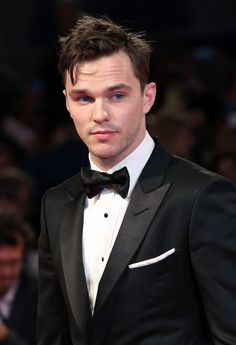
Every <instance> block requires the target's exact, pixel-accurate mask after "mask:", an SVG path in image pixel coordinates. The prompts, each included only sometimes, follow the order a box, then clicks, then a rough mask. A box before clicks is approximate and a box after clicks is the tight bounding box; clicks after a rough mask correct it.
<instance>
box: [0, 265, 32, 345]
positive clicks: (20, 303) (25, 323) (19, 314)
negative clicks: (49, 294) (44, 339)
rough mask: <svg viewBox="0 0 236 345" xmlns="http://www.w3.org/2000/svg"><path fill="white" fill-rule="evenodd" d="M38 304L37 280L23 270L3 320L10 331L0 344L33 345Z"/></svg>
mask: <svg viewBox="0 0 236 345" xmlns="http://www.w3.org/2000/svg"><path fill="white" fill-rule="evenodd" d="M37 305H38V281H37V279H36V278H35V277H33V276H31V275H29V274H28V273H26V272H23V273H22V275H21V278H20V281H19V286H18V289H17V292H16V295H15V299H14V302H13V305H12V310H11V314H10V316H9V318H8V319H7V320H4V321H5V323H6V325H7V326H8V328H9V330H10V332H9V334H8V336H7V338H6V340H4V341H3V342H1V345H35V344H36V318H37Z"/></svg>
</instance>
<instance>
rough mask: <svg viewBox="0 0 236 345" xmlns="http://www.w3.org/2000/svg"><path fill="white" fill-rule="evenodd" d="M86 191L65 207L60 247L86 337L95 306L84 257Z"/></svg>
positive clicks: (70, 292)
mask: <svg viewBox="0 0 236 345" xmlns="http://www.w3.org/2000/svg"><path fill="white" fill-rule="evenodd" d="M84 198H85V195H84V193H80V194H79V195H78V196H77V197H76V198H74V199H72V200H70V201H69V202H68V203H67V204H66V205H65V208H64V212H63V214H62V218H61V219H62V221H61V226H60V248H61V255H62V267H63V272H64V276H65V284H66V289H67V293H68V298H69V302H70V306H71V310H72V313H73V316H74V319H75V320H76V322H77V324H78V327H79V329H80V330H81V332H82V333H83V334H84V336H85V337H87V335H88V331H89V325H90V322H91V309H90V304H89V297H88V290H87V284H86V278H85V273H84V266H83V257H82V230H83V209H84Z"/></svg>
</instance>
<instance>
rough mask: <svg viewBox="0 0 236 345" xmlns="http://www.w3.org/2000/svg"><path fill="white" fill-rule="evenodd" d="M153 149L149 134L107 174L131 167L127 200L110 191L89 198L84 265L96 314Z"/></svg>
mask: <svg viewBox="0 0 236 345" xmlns="http://www.w3.org/2000/svg"><path fill="white" fill-rule="evenodd" d="M153 148H154V141H153V139H152V138H151V137H150V135H149V134H148V133H147V132H146V136H145V138H144V140H143V141H142V143H141V144H140V145H139V146H138V147H137V148H136V149H135V150H134V151H133V152H132V153H131V154H130V155H129V156H128V157H126V158H125V159H124V160H122V161H121V162H119V163H118V164H117V165H115V166H114V167H113V168H112V169H110V170H108V171H107V173H113V172H114V171H116V170H119V169H121V168H123V167H125V166H126V167H127V169H128V171H129V175H130V187H129V192H128V196H127V197H126V198H125V199H123V198H122V197H121V196H120V195H119V194H117V193H115V192H113V191H112V190H108V189H104V190H103V191H102V192H101V193H100V195H98V196H95V197H94V198H92V199H88V198H86V202H85V209H84V225H83V262H84V267H85V275H86V280H87V286H88V292H89V298H90V305H91V309H92V312H93V309H94V305H95V301H96V296H97V290H98V284H99V281H100V279H101V277H102V274H103V271H104V269H105V267H106V264H107V261H108V258H109V255H110V253H111V250H112V247H113V244H114V242H115V239H116V236H117V234H118V232H119V229H120V225H121V223H122V220H123V218H124V214H125V212H126V209H127V206H128V204H129V201H130V196H131V193H132V191H133V189H134V187H135V184H136V182H137V180H138V177H139V175H140V173H141V171H142V170H143V168H144V166H145V164H146V163H147V161H148V159H149V157H150V155H151V153H152V151H153ZM89 159H90V164H91V169H93V170H97V171H101V169H98V168H97V167H96V166H95V164H94V163H93V162H92V160H91V157H89Z"/></svg>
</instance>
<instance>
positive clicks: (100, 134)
mask: <svg viewBox="0 0 236 345" xmlns="http://www.w3.org/2000/svg"><path fill="white" fill-rule="evenodd" d="M115 133H116V132H114V131H109V130H106V131H96V132H93V133H92V135H93V136H95V137H96V138H97V139H100V140H107V139H110V138H111V137H112V136H113V135H114V134H115Z"/></svg>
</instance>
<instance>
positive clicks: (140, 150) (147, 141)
mask: <svg viewBox="0 0 236 345" xmlns="http://www.w3.org/2000/svg"><path fill="white" fill-rule="evenodd" d="M154 146H155V144H154V141H153V139H152V138H151V136H150V135H149V133H148V132H147V131H146V135H145V137H144V139H143V141H142V142H141V143H140V144H139V145H138V147H136V149H135V150H134V151H133V152H131V153H130V154H129V155H128V156H127V157H125V158H124V159H123V160H122V161H120V162H119V163H117V164H116V165H115V166H113V167H112V168H111V169H109V170H107V171H106V172H107V173H108V174H111V173H113V172H114V171H116V170H119V169H121V168H123V167H126V168H127V169H128V172H129V176H130V186H129V192H128V197H130V195H131V193H132V191H133V189H134V186H135V184H136V182H137V180H138V178H139V175H140V174H141V172H142V170H143V168H144V166H145V164H146V163H147V161H148V159H149V157H150V156H151V153H152V151H153V148H154ZM89 161H90V166H91V169H93V170H97V171H102V170H101V169H99V168H98V167H97V166H96V165H95V164H94V163H93V161H92V160H91V157H90V155H89Z"/></svg>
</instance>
